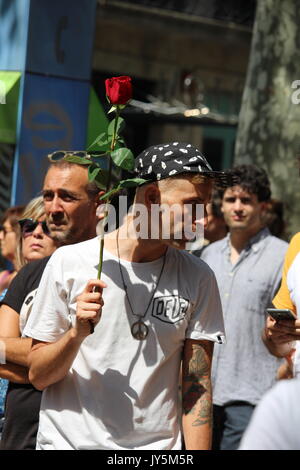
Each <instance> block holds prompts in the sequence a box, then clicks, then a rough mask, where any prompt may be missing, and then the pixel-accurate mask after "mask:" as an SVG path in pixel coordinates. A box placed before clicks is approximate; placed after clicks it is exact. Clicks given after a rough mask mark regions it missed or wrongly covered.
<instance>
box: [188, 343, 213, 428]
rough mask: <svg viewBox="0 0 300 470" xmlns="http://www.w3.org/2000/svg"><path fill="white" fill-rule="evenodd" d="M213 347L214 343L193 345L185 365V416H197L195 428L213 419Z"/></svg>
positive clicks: (194, 422) (194, 423)
mask: <svg viewBox="0 0 300 470" xmlns="http://www.w3.org/2000/svg"><path fill="white" fill-rule="evenodd" d="M212 347H213V345H212V343H210V344H209V343H201V344H193V345H192V350H191V352H190V353H189V354H188V357H186V359H185V361H184V364H183V388H184V394H183V397H182V406H183V412H184V414H185V415H187V414H192V415H195V420H194V421H193V423H192V425H193V426H201V425H203V424H207V423H210V422H211V419H212V399H211V382H210V358H211V354H212Z"/></svg>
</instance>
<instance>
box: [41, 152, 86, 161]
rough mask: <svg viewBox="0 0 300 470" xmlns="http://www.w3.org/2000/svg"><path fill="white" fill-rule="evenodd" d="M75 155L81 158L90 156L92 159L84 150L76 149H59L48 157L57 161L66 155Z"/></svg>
mask: <svg viewBox="0 0 300 470" xmlns="http://www.w3.org/2000/svg"><path fill="white" fill-rule="evenodd" d="M69 156H75V157H80V158H88V159H90V155H89V154H88V153H87V152H84V151H83V150H78V151H77V150H76V151H71V150H70V151H68V150H57V151H56V152H53V153H50V154H49V155H48V158H49V160H50V162H57V161H59V160H62V159H63V158H64V157H69Z"/></svg>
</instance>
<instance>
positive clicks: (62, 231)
mask: <svg viewBox="0 0 300 470" xmlns="http://www.w3.org/2000/svg"><path fill="white" fill-rule="evenodd" d="M48 227H49V231H50V236H51V238H52V239H53V240H54V241H56V242H57V243H58V244H59V245H71V244H72V243H77V242H78V232H77V231H75V230H74V227H73V228H72V227H67V226H65V225H62V226H61V227H59V228H58V227H53V228H52V227H51V226H48Z"/></svg>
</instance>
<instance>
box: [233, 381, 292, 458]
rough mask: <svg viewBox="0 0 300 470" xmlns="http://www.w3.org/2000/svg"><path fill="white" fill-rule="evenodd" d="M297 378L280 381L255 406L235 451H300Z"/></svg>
mask: <svg viewBox="0 0 300 470" xmlns="http://www.w3.org/2000/svg"><path fill="white" fill-rule="evenodd" d="M299 396H300V380H299V379H293V380H282V381H280V382H278V383H277V384H276V385H275V386H274V387H273V388H272V389H271V390H269V391H268V392H267V393H266V394H265V395H264V397H263V398H262V400H261V401H260V403H259V405H258V406H257V407H256V409H255V411H254V413H253V415H252V418H251V421H250V424H249V426H248V428H247V429H246V431H245V434H244V436H243V438H242V441H241V444H240V447H239V450H300V408H299Z"/></svg>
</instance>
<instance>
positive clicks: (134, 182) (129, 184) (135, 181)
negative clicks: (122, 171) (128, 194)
mask: <svg viewBox="0 0 300 470" xmlns="http://www.w3.org/2000/svg"><path fill="white" fill-rule="evenodd" d="M143 183H147V180H144V179H143V178H129V179H127V180H122V181H120V182H119V183H117V184H116V185H115V186H114V187H113V188H112V189H111V190H110V191H108V192H107V193H105V194H103V196H101V197H100V199H104V200H106V199H110V198H111V197H112V196H114V195H115V194H117V193H118V192H119V191H121V189H123V188H134V187H136V186H140V185H141V184H143Z"/></svg>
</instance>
